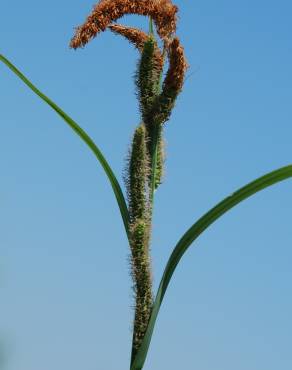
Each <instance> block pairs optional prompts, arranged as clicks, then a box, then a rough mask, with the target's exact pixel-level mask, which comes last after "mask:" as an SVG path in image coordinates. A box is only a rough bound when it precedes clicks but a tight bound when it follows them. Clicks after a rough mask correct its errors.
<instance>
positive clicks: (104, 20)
mask: <svg viewBox="0 0 292 370" xmlns="http://www.w3.org/2000/svg"><path fill="white" fill-rule="evenodd" d="M177 10H178V8H177V7H176V6H175V5H173V4H172V2H171V0H101V1H100V2H99V3H98V4H97V5H96V6H95V7H94V9H93V11H92V13H91V14H90V15H89V16H88V17H87V19H86V21H85V23H84V24H83V25H82V26H80V27H77V29H76V33H75V36H74V37H73V38H72V40H71V43H70V46H71V47H72V48H74V49H77V48H78V47H81V46H85V45H86V44H87V43H88V42H89V41H90V40H91V39H92V38H93V37H95V36H96V35H97V34H98V33H99V32H102V31H105V29H106V28H107V27H108V26H109V25H110V24H111V23H112V22H114V21H116V20H117V19H119V18H121V17H123V16H124V15H126V14H138V15H144V16H150V17H151V18H152V19H153V21H154V23H155V25H156V28H157V33H158V34H159V36H160V37H161V38H162V39H167V38H168V37H170V36H171V34H173V33H174V32H175V30H176V13H177Z"/></svg>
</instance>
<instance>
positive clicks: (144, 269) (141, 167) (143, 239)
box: [127, 124, 153, 351]
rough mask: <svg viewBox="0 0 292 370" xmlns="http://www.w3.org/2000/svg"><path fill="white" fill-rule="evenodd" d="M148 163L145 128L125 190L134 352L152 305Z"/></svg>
mask: <svg viewBox="0 0 292 370" xmlns="http://www.w3.org/2000/svg"><path fill="white" fill-rule="evenodd" d="M149 171H150V169H149V160H148V150H147V144H146V128H145V125H144V124H142V125H140V126H139V127H137V129H136V130H135V133H134V137H133V142H132V150H131V155H130V159H129V166H128V176H127V190H128V201H129V212H130V228H129V229H130V248H131V275H132V278H133V282H134V293H135V319H134V332H133V351H135V350H137V349H138V348H139V346H140V343H141V341H142V339H143V337H144V334H145V331H146V327H147V324H148V320H149V317H150V312H151V308H152V303H153V295H152V274H151V263H150V257H149V239H150V227H151V226H150V203H149V185H148V178H149Z"/></svg>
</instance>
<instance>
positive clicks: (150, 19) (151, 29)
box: [149, 17, 154, 37]
mask: <svg viewBox="0 0 292 370" xmlns="http://www.w3.org/2000/svg"><path fill="white" fill-rule="evenodd" d="M149 35H150V36H153V37H154V27H153V19H152V18H151V17H150V18H149Z"/></svg>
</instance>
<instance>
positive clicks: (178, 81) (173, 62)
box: [163, 37, 188, 94]
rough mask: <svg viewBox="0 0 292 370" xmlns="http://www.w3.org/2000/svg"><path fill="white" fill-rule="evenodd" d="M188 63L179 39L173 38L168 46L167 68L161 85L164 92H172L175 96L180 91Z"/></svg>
mask: <svg viewBox="0 0 292 370" xmlns="http://www.w3.org/2000/svg"><path fill="white" fill-rule="evenodd" d="M187 68H188V63H187V61H186V58H185V53H184V48H183V47H182V46H181V44H180V41H179V38H178V37H175V38H174V39H173V40H172V42H171V43H170V45H169V68H168V71H167V74H166V77H165V80H164V83H163V90H164V91H170V90H171V91H173V92H176V94H179V92H180V91H181V89H182V86H183V83H184V77H185V72H186V70H187Z"/></svg>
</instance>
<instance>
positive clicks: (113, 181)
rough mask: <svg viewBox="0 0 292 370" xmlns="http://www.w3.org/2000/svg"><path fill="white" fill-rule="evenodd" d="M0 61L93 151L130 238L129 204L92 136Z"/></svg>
mask: <svg viewBox="0 0 292 370" xmlns="http://www.w3.org/2000/svg"><path fill="white" fill-rule="evenodd" d="M0 61H2V62H3V63H4V64H5V65H6V66H7V67H8V68H9V69H10V70H11V71H12V72H14V73H15V74H16V76H18V77H19V78H20V79H21V80H22V81H23V82H24V83H25V84H26V85H27V86H28V87H29V88H30V89H31V90H32V91H33V92H34V93H35V94H36V95H38V96H39V97H40V98H41V99H42V100H43V101H44V102H45V103H47V104H48V105H49V106H50V107H51V108H52V109H53V110H54V111H55V112H56V113H57V114H58V115H59V116H60V117H61V118H63V120H64V121H65V122H66V123H67V124H68V125H69V126H70V127H71V128H72V130H73V131H75V133H76V134H77V135H78V136H79V137H80V138H81V139H82V140H83V141H84V142H85V144H86V145H87V146H88V147H89V148H90V149H91V151H92V152H93V153H94V155H95V157H96V158H97V159H98V161H99V163H100V164H101V166H102V168H103V169H104V171H105V173H106V175H107V177H108V179H109V181H110V183H111V186H112V189H113V191H114V194H115V197H116V200H117V203H118V206H119V209H120V213H121V216H122V219H123V223H124V227H125V230H126V233H127V236H128V237H129V213H128V208H127V204H126V201H125V198H124V195H123V192H122V189H121V186H120V184H119V182H118V180H117V178H116V176H115V174H114V172H113V170H112V169H111V167H110V165H109V164H108V162H107V160H106V159H105V157H104V155H103V154H102V153H101V151H100V149H99V148H98V147H97V145H96V144H95V143H94V141H93V140H92V139H91V138H90V136H89V135H88V134H87V133H86V132H85V131H84V130H83V129H82V128H81V127H80V126H79V125H78V124H77V123H76V122H75V121H74V120H73V119H72V118H71V117H69V116H68V114H67V113H65V112H64V111H63V110H62V109H61V108H60V107H58V105H57V104H56V103H54V102H53V101H52V100H51V99H50V98H48V97H47V96H46V95H45V94H44V93H42V92H41V91H40V90H39V89H38V88H37V87H36V86H35V85H33V84H32V82H31V81H29V79H28V78H26V77H25V76H24V75H23V74H22V73H21V72H20V71H19V70H18V69H17V68H16V67H15V66H14V65H13V64H12V63H11V62H10V61H9V60H8V59H7V58H5V57H4V56H3V55H1V54H0Z"/></svg>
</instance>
